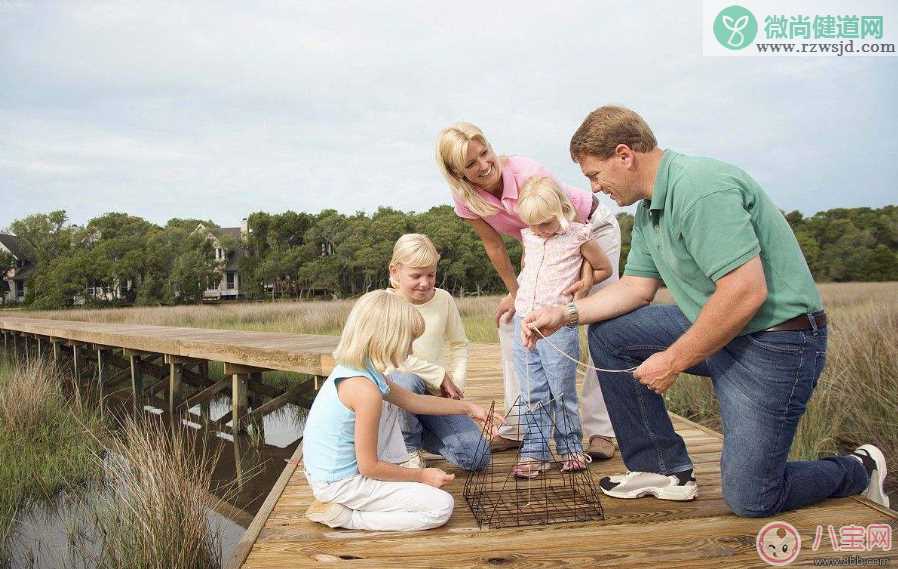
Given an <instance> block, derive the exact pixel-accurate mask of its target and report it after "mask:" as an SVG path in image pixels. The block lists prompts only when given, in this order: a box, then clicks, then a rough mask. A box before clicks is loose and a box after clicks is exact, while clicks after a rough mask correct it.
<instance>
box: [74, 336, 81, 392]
mask: <svg viewBox="0 0 898 569" xmlns="http://www.w3.org/2000/svg"><path fill="white" fill-rule="evenodd" d="M72 365H73V366H74V368H75V381H76V382H77V383H81V367H80V366H79V365H78V344H75V343H73V344H72Z"/></svg>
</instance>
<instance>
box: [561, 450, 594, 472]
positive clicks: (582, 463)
mask: <svg viewBox="0 0 898 569" xmlns="http://www.w3.org/2000/svg"><path fill="white" fill-rule="evenodd" d="M590 462H592V457H591V456H589V455H588V454H586V453H584V452H578V453H575V454H569V455H567V457H565V459H564V463H562V465H561V471H562V472H580V471H581V470H586V469H587V468H588V467H587V465H588V464H589V463H590Z"/></svg>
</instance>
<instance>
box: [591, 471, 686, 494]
mask: <svg viewBox="0 0 898 569" xmlns="http://www.w3.org/2000/svg"><path fill="white" fill-rule="evenodd" d="M687 477H688V478H687ZM681 478H685V480H681ZM599 488H601V489H602V492H604V493H605V494H607V495H609V496H611V497H613V498H641V497H643V496H654V497H655V498H658V499H661V500H677V501H687V500H693V499H695V497H696V496H698V485H697V484H696V483H695V478H693V477H692V471H691V470H689V471H687V472H684V473H680V476H678V475H677V474H671V475H670V476H665V475H663V474H655V473H652V472H628V473H627V474H617V475H614V476H606V477H605V478H602V479H601V480H599Z"/></svg>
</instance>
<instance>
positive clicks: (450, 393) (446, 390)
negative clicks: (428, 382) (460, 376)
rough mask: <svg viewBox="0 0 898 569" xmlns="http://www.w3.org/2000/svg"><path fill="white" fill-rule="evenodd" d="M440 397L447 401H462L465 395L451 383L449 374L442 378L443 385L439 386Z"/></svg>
mask: <svg viewBox="0 0 898 569" xmlns="http://www.w3.org/2000/svg"><path fill="white" fill-rule="evenodd" d="M440 396H441V397H445V398H447V399H464V398H465V393H464V391H462V390H461V388H460V387H459V386H457V385H455V383H454V382H453V381H452V378H451V377H450V376H449V372H448V371H447V372H446V375H445V376H444V377H443V383H442V384H440Z"/></svg>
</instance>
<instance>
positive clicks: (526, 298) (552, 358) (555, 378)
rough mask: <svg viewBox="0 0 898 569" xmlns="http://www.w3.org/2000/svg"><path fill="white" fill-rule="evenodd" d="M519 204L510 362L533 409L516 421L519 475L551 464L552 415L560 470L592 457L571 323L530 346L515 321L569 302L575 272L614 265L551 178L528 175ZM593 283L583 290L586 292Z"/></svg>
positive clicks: (595, 274) (606, 272) (592, 272)
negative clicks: (520, 250)
mask: <svg viewBox="0 0 898 569" xmlns="http://www.w3.org/2000/svg"><path fill="white" fill-rule="evenodd" d="M517 206H518V215H519V216H520V218H521V220H522V221H524V222H525V223H526V224H527V225H528V227H527V228H525V229H523V230H522V231H521V238H522V239H521V240H522V242H523V245H524V255H523V257H522V261H521V262H522V265H523V267H522V268H521V273H520V275H519V276H518V287H519V288H518V294H517V298H516V300H515V315H514V326H515V334H514V337H515V347H514V352H515V367H516V371H517V374H518V378H519V381H520V386H521V395H520V396H521V401H522V402H523V403H524V404H525V405H527V406H528V408H529V409H530V410H531V411H533V413H531V414H530V415H529V416H528V417H527V418H526V420H525V421H524V422H525V423H526V425H522V427H524V441H523V445H522V446H521V452H520V457H521V458H520V460H519V462H518V464H517V465H516V466H515V467H514V470H513V473H514V475H515V476H517V477H519V478H535V477H537V476H539V475H540V473H541V472H543V471H545V470H548V469H549V468H551V466H552V465H551V462H549V447H548V439H549V436H550V431H551V429H552V419H554V422H555V429H554V438H555V448H556V451H557V452H558V454H559V455H561V456H562V460H563V463H562V466H561V471H562V472H571V471H576V470H583V469H585V468H586V464H587V463H588V462H590V460H591V459H590V458H589V456H588V455H586V454H584V453H583V445H582V442H581V441H582V438H583V432H582V428H581V426H580V414H579V412H578V410H577V390H576V374H577V363H576V362H577V360H579V358H580V340H579V334H578V332H577V328H576V327H567V326H565V327H563V328H561V329H560V330H558V331H557V332H555V333H554V334H552V335H551V336H548V337H547V338H546V339H545V340H543V339H540V340H538V341H537V342H536V346H535V347H534V348H533V350H528V349H527V348H525V347H524V346H523V344H522V342H521V333H520V332H521V322H522V321H523V319H524V318H525V317H526V316H527V315H528V314H529V313H530V312H531V311H533V310H536V309H538V308H542V307H544V306H549V305H557V304H567V303H569V302H571V300H572V298H571V296H570V295H567V294H565V290H566V289H568V288H569V287H570V286H571V285H572V284H573V283H574V282H576V281H577V280H578V279H579V278H580V276H581V271H582V272H583V276H585V277H586V279H587V280H592V281H594V282H600V281H602V280H604V279H606V278H608V277H609V276H610V275H611V274H612V267H611V262H610V261H609V260H608V257H606V256H605V253H603V252H602V249H601V248H600V247H599V245H598V243H597V242H596V241H594V240H592V239H591V238H590V226H589V225H586V224H583V223H576V222H575V221H573V220H574V219H575V217H576V211H575V209H574V206H573V205H572V204H571V202H570V200H569V199H568V197H567V196H566V195H565V193H564V192H563V191H562V190H561V188H559V187H558V184H557V183H556V182H555V181H554V180H553V179H552V178H549V177H543V176H534V177H532V178H530V179H528V180H527V182H526V183H525V184H524V187H523V188H522V189H521V195H520V197H519V198H518V204H517ZM592 284H593V283H592V282H588V284H587V286H585V287H583V288H582V289H581V290H582V291H584V293H583V294H584V295H585V291H588V290H589V289H590V288H591V287H592ZM549 343H551V344H552V345H549ZM553 346H554V347H553ZM561 352H563V353H564V354H567V355H568V356H570V357H569V358H568V357H565V356H564V355H563V354H562V353H561ZM571 358H573V359H571Z"/></svg>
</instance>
